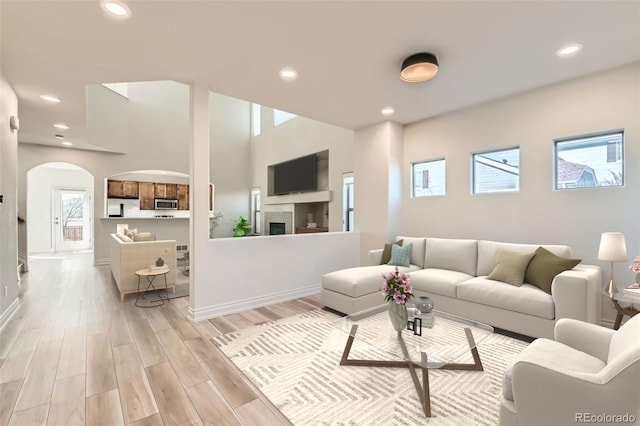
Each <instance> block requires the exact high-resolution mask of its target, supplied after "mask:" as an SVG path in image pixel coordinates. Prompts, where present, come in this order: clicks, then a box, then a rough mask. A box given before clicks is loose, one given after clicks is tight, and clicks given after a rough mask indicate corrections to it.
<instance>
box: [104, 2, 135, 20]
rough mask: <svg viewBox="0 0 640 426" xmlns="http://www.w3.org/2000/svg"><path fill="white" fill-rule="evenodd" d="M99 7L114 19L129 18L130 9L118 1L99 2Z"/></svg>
mask: <svg viewBox="0 0 640 426" xmlns="http://www.w3.org/2000/svg"><path fill="white" fill-rule="evenodd" d="M100 6H101V7H102V9H103V10H104V11H105V12H107V13H108V14H109V15H111V16H114V17H116V18H123V19H125V18H128V17H130V16H131V9H129V7H128V6H127V5H126V4H124V3H122V2H119V1H115V0H102V1H101V2H100Z"/></svg>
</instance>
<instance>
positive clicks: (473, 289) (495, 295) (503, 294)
mask: <svg viewBox="0 0 640 426" xmlns="http://www.w3.org/2000/svg"><path fill="white" fill-rule="evenodd" d="M456 295H457V298H458V299H461V300H466V301H469V302H474V303H480V304H483V305H487V306H494V307H496V308H501V309H506V310H509V311H514V312H521V313H523V314H528V315H533V316H536V317H541V318H546V319H554V318H555V307H554V304H553V298H552V297H551V295H550V294H547V293H545V292H544V291H542V290H540V289H539V288H538V287H535V286H532V285H530V284H522V286H520V287H515V286H512V285H510V284H507V283H503V282H501V281H493V280H490V279H488V278H487V277H476V278H472V279H470V280H468V281H465V282H462V283H460V284H458V286H457V289H456Z"/></svg>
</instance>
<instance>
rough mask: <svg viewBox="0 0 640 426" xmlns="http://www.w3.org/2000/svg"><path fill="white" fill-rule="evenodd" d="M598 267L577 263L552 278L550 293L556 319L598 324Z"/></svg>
mask: <svg viewBox="0 0 640 426" xmlns="http://www.w3.org/2000/svg"><path fill="white" fill-rule="evenodd" d="M601 277H602V274H601V271H600V267H598V266H594V265H582V264H580V265H577V266H576V267H575V268H573V269H571V270H569V271H564V272H562V273H560V274H558V275H556V277H555V278H554V279H553V283H552V284H551V295H552V296H553V302H554V304H555V309H556V321H557V320H558V319H560V318H574V319H577V320H581V321H586V322H590V323H594V324H600V286H601V285H602V278H601Z"/></svg>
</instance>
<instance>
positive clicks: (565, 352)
mask: <svg viewBox="0 0 640 426" xmlns="http://www.w3.org/2000/svg"><path fill="white" fill-rule="evenodd" d="M528 359H531V360H535V362H536V364H539V365H543V366H548V367H550V368H553V370H556V371H557V370H560V371H562V370H564V371H574V372H580V373H585V374H594V373H598V372H599V371H600V370H602V369H603V368H604V367H605V363H604V362H603V361H602V360H601V359H599V358H596V357H594V356H591V355H589V354H588V353H586V352H582V351H579V350H577V349H574V348H572V347H571V346H567V345H564V344H562V343H558V342H555V341H553V340H549V339H544V338H542V339H536V340H534V341H533V342H532V343H531V344H530V345H529V346H527V347H526V348H525V349H524V351H522V353H520V355H518V357H517V358H516V360H515V362H514V363H513V364H512V365H511V366H509V368H507V371H505V373H504V379H503V383H502V395H503V396H504V397H505V398H506V399H508V400H509V401H513V400H514V399H513V386H512V382H511V377H512V374H513V366H514V365H516V364H517V363H518V361H523V362H526V361H527V360H528Z"/></svg>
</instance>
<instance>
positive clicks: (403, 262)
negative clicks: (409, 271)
mask: <svg viewBox="0 0 640 426" xmlns="http://www.w3.org/2000/svg"><path fill="white" fill-rule="evenodd" d="M412 247H413V244H411V243H409V244H405V245H404V246H402V247H400V246H399V245H397V244H394V245H392V246H391V259H390V260H389V265H395V266H405V267H408V266H409V265H410V264H411V248H412Z"/></svg>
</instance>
